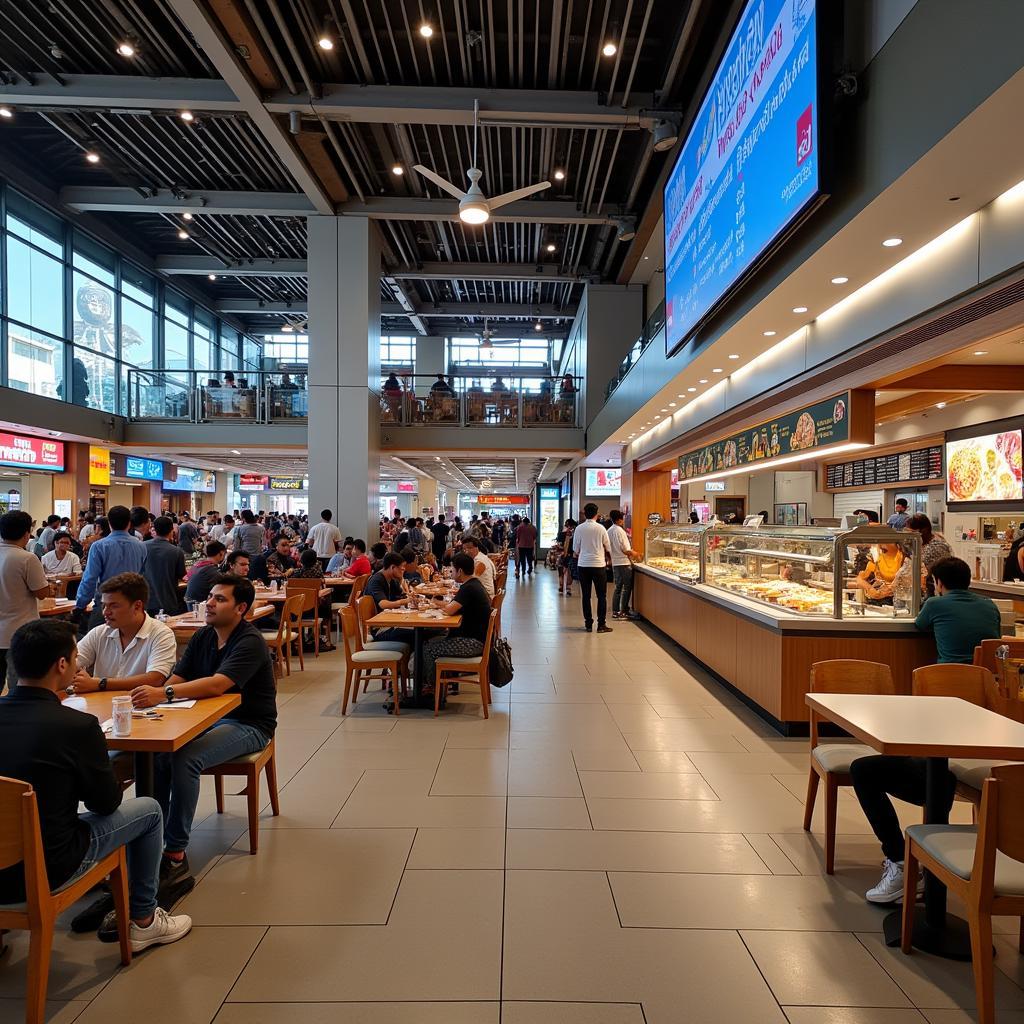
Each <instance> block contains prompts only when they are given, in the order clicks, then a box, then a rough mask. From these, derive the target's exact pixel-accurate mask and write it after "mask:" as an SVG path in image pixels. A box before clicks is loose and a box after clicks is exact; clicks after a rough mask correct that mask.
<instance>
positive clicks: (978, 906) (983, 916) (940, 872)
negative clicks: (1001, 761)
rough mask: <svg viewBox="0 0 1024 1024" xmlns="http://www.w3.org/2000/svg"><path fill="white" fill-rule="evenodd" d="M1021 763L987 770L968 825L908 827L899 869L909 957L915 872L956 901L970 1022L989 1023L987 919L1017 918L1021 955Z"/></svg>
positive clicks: (990, 983)
mask: <svg viewBox="0 0 1024 1024" xmlns="http://www.w3.org/2000/svg"><path fill="white" fill-rule="evenodd" d="M1022 861H1024V764H1018V765H1002V766H1000V767H998V768H993V769H992V777H991V778H988V779H986V780H985V783H984V788H983V789H982V795H981V815H980V819H979V822H978V825H977V827H975V826H973V825H911V826H910V827H909V828H908V829H907V845H906V855H905V858H904V862H903V863H904V872H903V935H902V943H901V946H902V949H903V952H904V953H910V952H911V944H912V941H913V934H914V907H915V894H916V892H917V876H918V869H919V867H925V868H927V869H928V870H929V871H931V872H932V874H934V875H935V877H936V878H937V879H938V880H939V881H940V882H942V883H943V884H944V885H945V886H946V887H947V888H948V889H949V891H950V893H953V894H955V895H956V896H958V897H959V898H960V900H961V901H962V902H963V904H964V906H965V907H966V908H967V923H968V925H969V927H970V931H971V954H972V961H973V966H974V988H975V994H976V1001H977V1007H978V1010H977V1013H978V1024H995V1019H996V1015H995V997H994V984H995V983H994V979H993V973H992V955H993V954H992V917H993V915H996V914H1009V915H1012V916H1014V917H1021V918H1022V921H1021V930H1020V935H1019V938H1018V948H1019V949H1021V950H1022V951H1024V863H1022Z"/></svg>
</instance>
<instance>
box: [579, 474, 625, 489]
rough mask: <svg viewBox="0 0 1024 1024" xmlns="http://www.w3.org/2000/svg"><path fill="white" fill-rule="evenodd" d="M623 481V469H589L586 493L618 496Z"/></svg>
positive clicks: (585, 482) (585, 487) (585, 483)
mask: <svg viewBox="0 0 1024 1024" xmlns="http://www.w3.org/2000/svg"><path fill="white" fill-rule="evenodd" d="M621 479H622V470H621V469H588V470H587V476H586V480H585V481H584V485H585V486H584V491H585V493H586V494H618V493H619V488H620V485H621Z"/></svg>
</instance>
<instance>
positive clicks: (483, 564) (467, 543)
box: [462, 535, 495, 597]
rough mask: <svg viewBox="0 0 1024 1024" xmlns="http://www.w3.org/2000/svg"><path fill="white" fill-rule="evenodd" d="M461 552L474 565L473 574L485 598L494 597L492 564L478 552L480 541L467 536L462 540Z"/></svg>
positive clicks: (485, 556)
mask: <svg viewBox="0 0 1024 1024" xmlns="http://www.w3.org/2000/svg"><path fill="white" fill-rule="evenodd" d="M462 550H463V551H465V552H466V554H467V555H469V557H470V558H472V559H473V561H474V562H475V563H476V569H475V570H474V573H473V574H474V575H475V576H476V577H477V578H478V579H479V580H480V582H481V583H482V584H483V586H484V590H486V591H487V596H488V597H494V575H495V573H494V563H493V562H492V561H491V560H490V559H489V558H488V557H487V555H485V554H484V553H483V552H482V551H481V550H480V541H479V540H478V539H477V538H476V537H471V536H468V535H467V536H465V537H463V538H462Z"/></svg>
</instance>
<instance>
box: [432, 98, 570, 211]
mask: <svg viewBox="0 0 1024 1024" xmlns="http://www.w3.org/2000/svg"><path fill="white" fill-rule="evenodd" d="M479 115H480V103H479V101H478V100H473V166H472V167H470V169H469V170H468V171H466V177H467V178H469V188H468V189H466V190H465V191H463V190H462V189H460V188H456V186H455V185H453V184H452V183H451V182H450V181H446V180H445V179H444V178H442V177H441V176H440V175H439V174H435V173H434V172H433V171H432V170H431V169H430V168H429V167H424V166H423V164H415V165H414V170H417V171H419V172H420V174H422V175H423V177H424V178H426V179H427V180H428V181H432V182H433V183H434V184H435V185H437V187H438V188H443V189H444V190H445V192H447V193H448V194H449V195H452V196H455V198H456V199H458V200H459V218H460V219H461V220H463V221H464V222H465V223H466V224H484V223H486V222H487V221H488V220H489V219H490V216H491V212H492V211H493V210H497V209H498V208H499V207H502V206H508V204H509V203H514V202H515V201H516V200H517V199H525V198H526V197H527V196H532V195H533V194H534V193H535V192H543V191H544V189H546V188H551V182H550V181H540V182H538V183H537V184H536V185H527V186H526V187H525V188H517V189H516V190H515V191H514V192H505V193H503V194H502V195H500V196H495V197H494V198H493V199H488V198H487V196H485V195H484V192H483V189H482V188H480V179H481V178H482V177H483V171H481V170H480V168H479V167H477V165H476V138H477V130H478V127H479V126H478V124H477V121H478V119H479Z"/></svg>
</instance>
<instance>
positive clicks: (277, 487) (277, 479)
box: [270, 476, 309, 491]
mask: <svg viewBox="0 0 1024 1024" xmlns="http://www.w3.org/2000/svg"><path fill="white" fill-rule="evenodd" d="M270 489H271V490H272V491H308V490H309V481H307V480H304V479H303V478H302V477H300V476H272V477H271V478H270Z"/></svg>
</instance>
